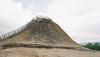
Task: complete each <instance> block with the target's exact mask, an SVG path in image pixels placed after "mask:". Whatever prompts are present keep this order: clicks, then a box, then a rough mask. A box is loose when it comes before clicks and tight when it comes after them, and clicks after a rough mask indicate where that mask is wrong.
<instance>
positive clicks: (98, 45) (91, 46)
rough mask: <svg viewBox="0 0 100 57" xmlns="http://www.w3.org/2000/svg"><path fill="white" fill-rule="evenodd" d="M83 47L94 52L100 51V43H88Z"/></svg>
mask: <svg viewBox="0 0 100 57" xmlns="http://www.w3.org/2000/svg"><path fill="white" fill-rule="evenodd" d="M83 46H84V47H86V48H89V49H92V50H100V43H87V44H85V45H83Z"/></svg>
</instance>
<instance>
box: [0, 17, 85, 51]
mask: <svg viewBox="0 0 100 57" xmlns="http://www.w3.org/2000/svg"><path fill="white" fill-rule="evenodd" d="M10 44H11V45H10ZM0 46H2V47H6V46H7V47H8V46H12V47H13V46H31V47H41V46H43V47H53V48H71V49H81V50H82V49H83V50H85V48H83V47H81V46H80V45H79V44H77V43H76V42H74V41H73V40H72V39H71V38H70V37H69V36H68V35H67V34H66V33H65V32H64V31H63V30H62V29H61V27H59V25H57V24H56V23H55V22H53V21H52V20H51V19H47V18H39V17H37V18H36V20H34V19H33V20H32V21H31V22H30V23H29V24H27V25H26V26H25V29H23V30H22V31H21V32H18V33H17V34H14V35H12V36H10V37H8V38H4V39H2V40H0Z"/></svg>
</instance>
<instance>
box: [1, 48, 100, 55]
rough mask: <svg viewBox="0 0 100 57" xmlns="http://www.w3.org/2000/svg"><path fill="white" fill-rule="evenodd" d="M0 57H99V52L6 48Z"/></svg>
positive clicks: (2, 50)
mask: <svg viewBox="0 0 100 57" xmlns="http://www.w3.org/2000/svg"><path fill="white" fill-rule="evenodd" d="M0 57H100V52H99V51H80V50H71V49H57V48H52V49H45V48H23V47H17V48H7V49H1V50H0Z"/></svg>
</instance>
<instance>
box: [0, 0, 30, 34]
mask: <svg viewBox="0 0 100 57" xmlns="http://www.w3.org/2000/svg"><path fill="white" fill-rule="evenodd" d="M31 18H32V14H31V13H30V12H29V11H27V10H23V8H22V5H21V3H14V2H12V0H0V24H2V25H5V24H6V26H5V28H6V27H7V28H6V29H3V30H4V31H6V32H7V31H9V30H13V29H15V28H18V27H20V26H21V25H23V24H25V23H26V22H28V21H30V19H31ZM1 31H2V29H1Z"/></svg>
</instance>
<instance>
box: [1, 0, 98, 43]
mask: <svg viewBox="0 0 100 57" xmlns="http://www.w3.org/2000/svg"><path fill="white" fill-rule="evenodd" d="M36 15H43V16H49V17H51V18H52V20H53V21H55V22H56V23H57V24H59V25H60V26H61V27H62V28H63V29H64V30H65V31H66V33H68V34H69V35H70V37H71V38H72V39H73V40H75V41H76V42H79V43H82V42H94V41H100V0H0V34H3V33H6V32H9V31H12V30H15V29H17V28H19V27H21V26H22V25H24V24H26V23H28V22H29V21H30V20H31V19H32V18H33V17H34V16H36Z"/></svg>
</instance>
